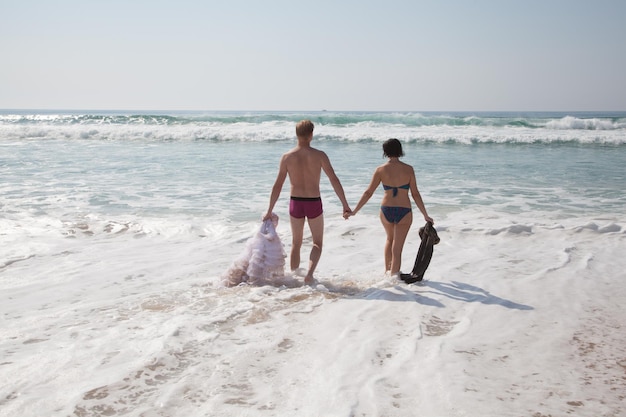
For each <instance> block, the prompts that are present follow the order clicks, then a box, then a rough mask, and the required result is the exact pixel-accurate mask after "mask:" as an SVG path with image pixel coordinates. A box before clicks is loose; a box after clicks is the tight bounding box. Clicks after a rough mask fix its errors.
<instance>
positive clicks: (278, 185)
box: [263, 155, 287, 221]
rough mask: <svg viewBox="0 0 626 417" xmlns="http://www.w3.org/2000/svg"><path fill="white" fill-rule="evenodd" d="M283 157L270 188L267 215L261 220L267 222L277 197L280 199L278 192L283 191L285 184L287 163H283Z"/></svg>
mask: <svg viewBox="0 0 626 417" xmlns="http://www.w3.org/2000/svg"><path fill="white" fill-rule="evenodd" d="M285 159H286V158H285V155H283V157H282V158H280V164H279V165H278V175H277V176H276V181H275V182H274V186H273V187H272V194H271V195H270V204H269V206H268V208H267V213H265V216H263V220H264V221H265V220H268V219H271V218H272V210H274V205H275V204H276V202H277V201H278V197H280V192H281V191H282V189H283V184H284V183H285V179H286V178H287V163H286V161H285Z"/></svg>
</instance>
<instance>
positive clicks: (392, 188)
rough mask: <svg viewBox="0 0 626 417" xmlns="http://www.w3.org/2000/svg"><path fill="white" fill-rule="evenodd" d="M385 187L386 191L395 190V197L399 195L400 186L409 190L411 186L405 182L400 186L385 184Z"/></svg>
mask: <svg viewBox="0 0 626 417" xmlns="http://www.w3.org/2000/svg"><path fill="white" fill-rule="evenodd" d="M383 188H384V189H385V191H387V190H393V196H394V197H395V196H397V195H398V188H402V189H404V190H408V189H409V188H410V187H409V184H404V185H401V186H399V187H392V186H390V185H385V184H383Z"/></svg>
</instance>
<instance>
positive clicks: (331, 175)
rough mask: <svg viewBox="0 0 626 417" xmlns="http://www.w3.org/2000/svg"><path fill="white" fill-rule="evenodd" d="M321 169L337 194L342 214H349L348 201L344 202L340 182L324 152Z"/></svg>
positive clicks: (344, 195)
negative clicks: (341, 206)
mask: <svg viewBox="0 0 626 417" xmlns="http://www.w3.org/2000/svg"><path fill="white" fill-rule="evenodd" d="M322 169H323V170H324V173H325V174H326V176H327V177H328V179H329V180H330V184H331V185H332V186H333V190H335V194H337V197H339V200H340V201H341V204H342V205H343V212H344V214H345V213H351V212H352V210H351V209H350V206H349V205H348V200H346V194H345V193H344V191H343V187H342V186H341V181H339V178H338V177H337V175H336V174H335V170H334V169H333V166H332V165H331V163H330V159H328V156H327V155H326V154H325V153H324V152H322Z"/></svg>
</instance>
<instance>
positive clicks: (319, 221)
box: [304, 214, 324, 284]
mask: <svg viewBox="0 0 626 417" xmlns="http://www.w3.org/2000/svg"><path fill="white" fill-rule="evenodd" d="M309 228H310V229H311V238H312V239H313V248H311V255H310V256H309V271H308V272H307V274H306V277H305V278H304V283H305V284H312V283H313V282H314V278H313V273H314V272H315V268H317V263H318V262H319V260H320V257H321V256H322V244H323V243H324V215H323V214H320V215H319V216H317V217H316V218H314V219H309Z"/></svg>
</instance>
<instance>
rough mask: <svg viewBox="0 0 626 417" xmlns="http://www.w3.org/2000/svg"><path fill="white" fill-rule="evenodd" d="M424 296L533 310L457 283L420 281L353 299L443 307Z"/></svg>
mask: <svg viewBox="0 0 626 417" xmlns="http://www.w3.org/2000/svg"><path fill="white" fill-rule="evenodd" d="M424 288H428V290H426V291H423V290H422V289H424ZM426 294H434V295H443V296H445V297H448V298H450V299H453V300H458V301H465V302H467V303H482V304H486V305H499V306H502V307H505V308H510V309H515V310H534V308H533V307H531V306H528V305H525V304H520V303H516V302H514V301H511V300H506V299H504V298H501V297H498V296H496V295H493V294H491V293H490V292H489V291H486V290H484V289H482V288H479V287H476V286H474V285H470V284H466V283H463V282H459V281H451V282H437V281H422V282H420V283H419V284H416V285H411V286H404V285H396V286H393V287H390V288H370V289H367V290H365V291H364V292H362V293H360V294H357V295H356V296H355V297H354V298H361V299H367V300H386V301H404V302H417V303H420V304H423V305H427V306H431V307H439V308H443V307H445V305H444V304H443V303H441V302H440V301H438V300H436V299H434V298H431V297H428V296H427V295H426Z"/></svg>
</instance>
